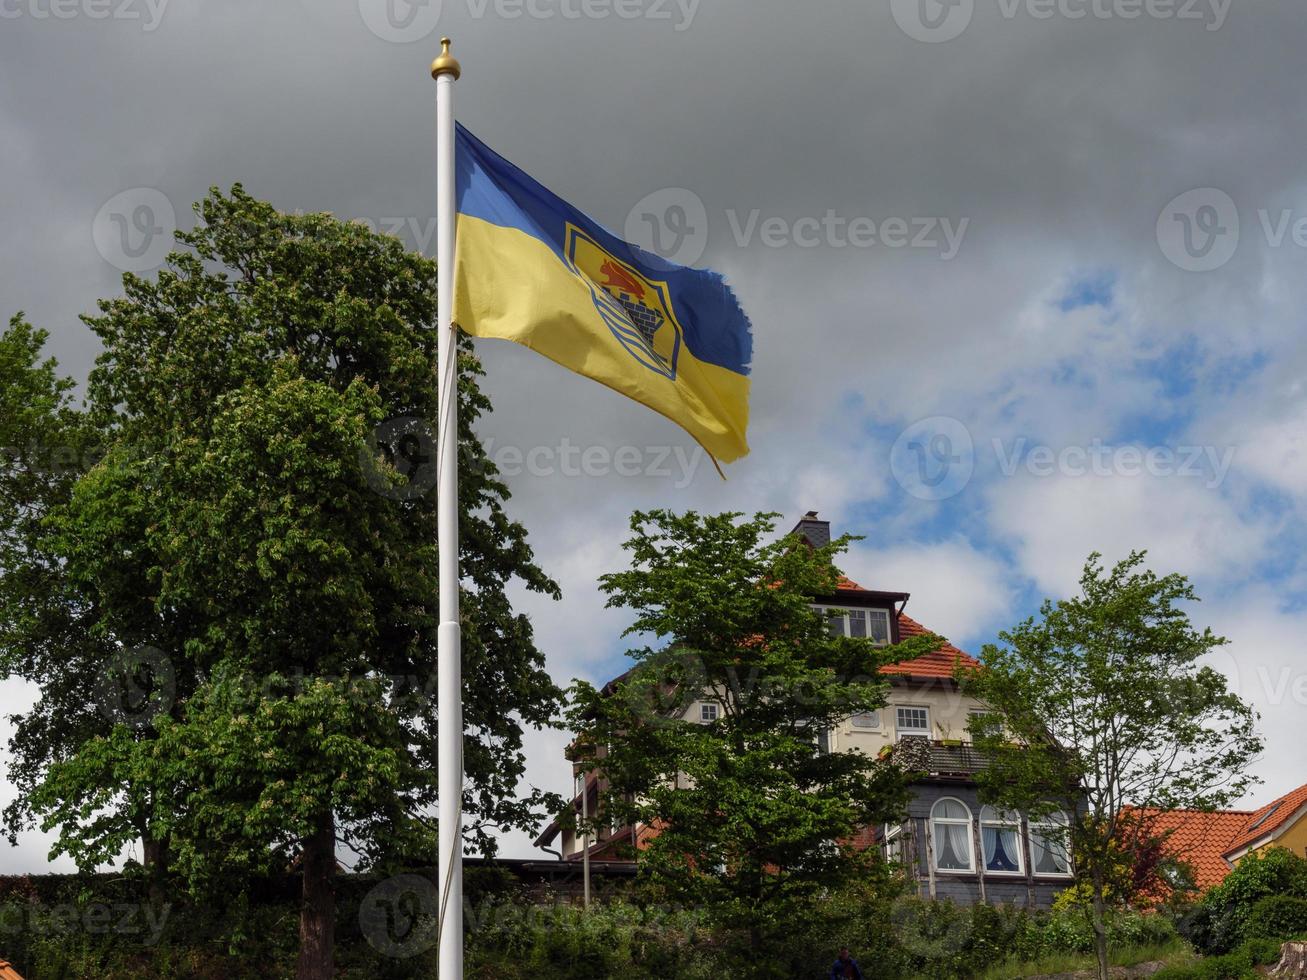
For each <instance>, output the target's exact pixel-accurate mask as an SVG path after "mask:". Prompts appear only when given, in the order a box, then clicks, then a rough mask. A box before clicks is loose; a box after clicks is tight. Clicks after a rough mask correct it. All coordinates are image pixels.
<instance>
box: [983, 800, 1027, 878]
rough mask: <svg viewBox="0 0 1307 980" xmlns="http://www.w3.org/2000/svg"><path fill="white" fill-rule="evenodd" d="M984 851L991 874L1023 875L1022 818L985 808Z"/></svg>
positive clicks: (987, 867) (986, 868)
mask: <svg viewBox="0 0 1307 980" xmlns="http://www.w3.org/2000/svg"><path fill="white" fill-rule="evenodd" d="M980 850H981V857H982V859H983V860H984V862H985V871H986V872H987V873H989V874H1020V873H1021V817H1020V816H1018V815H1017V814H1015V813H1009V812H1007V811H1004V810H996V809H994V808H993V807H992V806H982V807H981V808H980Z"/></svg>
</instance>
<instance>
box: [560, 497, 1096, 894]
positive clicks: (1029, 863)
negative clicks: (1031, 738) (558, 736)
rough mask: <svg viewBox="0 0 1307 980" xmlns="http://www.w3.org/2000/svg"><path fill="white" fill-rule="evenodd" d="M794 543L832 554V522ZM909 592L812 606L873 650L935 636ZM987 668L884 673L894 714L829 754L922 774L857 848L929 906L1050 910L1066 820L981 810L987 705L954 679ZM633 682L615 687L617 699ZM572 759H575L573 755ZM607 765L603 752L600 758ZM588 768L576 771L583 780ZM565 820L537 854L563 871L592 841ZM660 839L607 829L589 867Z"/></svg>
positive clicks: (949, 648) (840, 737) (840, 733)
mask: <svg viewBox="0 0 1307 980" xmlns="http://www.w3.org/2000/svg"><path fill="white" fill-rule="evenodd" d="M794 532H795V533H796V534H798V535H799V536H800V537H801V538H802V539H803V540H805V541H807V542H808V543H809V544H810V545H812V546H814V547H821V546H824V545H826V544H829V543H830V540H831V529H830V523H829V522H827V521H822V520H819V519H818V517H817V514H816V512H809V513H808V514H807V515H806V516H805V517H804V518H803V519H802V520H801V521H799V523H798V525H797V526H796V527H795V529H794ZM909 599H910V596H909V594H908V593H907V592H898V591H886V590H880V589H869V588H864V587H863V586H861V585H859V584H858V583H857V582H854V581H853V580H851V579H849V578H842V579H841V581H840V583H839V587H838V589H837V591H836V594H834V595H830V596H816V597H814V602H813V604H814V605H815V606H816V607H818V608H821V609H825V610H828V611H829V614H830V617H831V618H830V621H831V628H832V629H834V630H838V631H839V632H841V633H842V634H844V635H846V636H854V637H867V638H870V639H871V640H872V641H873V642H874V643H877V644H882V645H888V644H894V643H899V642H901V641H902V640H904V639H907V638H909V637H912V636H921V635H927V634H929V633H930V632H931V631H930V630H928V629H927V628H926V627H925V626H923V625H922V624H920V623H918V622H917V621H916V620H914V619H912V618H911V617H910V616H908V615H907V614H906V612H905V608H906V607H907V605H908V601H909ZM959 664H961V665H964V666H975V665H976V664H977V661H976V660H975V659H974V658H973V657H971V656H970V655H969V654H967V653H965V652H963V651H962V650H959V649H958V648H957V647H955V646H953V645H952V644H950V643H948V642H944V643H942V644H941V645H940V646H939V648H938V649H936V650H934V651H932V652H931V653H928V654H926V655H924V656H922V657H919V658H917V659H915V660H912V661H909V662H906V663H898V664H892V665H889V666H886V667H883V668H882V672H883V673H884V674H885V675H886V676H887V677H888V679H889V682H890V694H889V697H888V703H887V704H886V706H885V707H884V708H883V709H881V710H879V711H870V712H866V713H863V714H858V715H854V716H852V717H850V718H847V719H845V720H844V721H843V723H842V724H840V725H838V726H836V727H835V728H834V729H832V730H830V731H828V732H826V733H824V736H823V738H822V739H821V741H820V743H819V744H820V745H821V746H822V748H823V749H824V750H826V751H831V752H863V753H866V754H868V755H872V756H876V755H879V754H880V753H881V752H882V751H884V750H887V749H888V750H892V751H894V752H896V753H898V754H899V756H900V758H901V759H904V760H906V764H907V767H908V768H910V769H911V770H912V771H913V772H918V773H921V774H922V775H921V777H920V778H919V779H917V780H916V781H915V782H914V784H913V787H912V799H911V802H910V804H909V806H908V808H907V812H906V813H905V814H904V815H903V819H902V820H901V821H900V822H898V823H896V824H892V825H889V826H883V827H868V828H866V829H865V830H864V831H863V832H862V833H860V834H859V836H858V838H857V843H858V844H860V845H861V846H864V847H878V848H880V849H881V850H882V852H883V853H884V854H885V855H886V857H887V858H889V859H890V860H893V861H897V862H901V863H902V865H903V868H904V873H905V875H906V876H907V877H908V878H909V880H911V881H912V882H913V883H914V886H915V888H916V890H917V891H918V893H919V894H920V895H922V896H924V897H939V898H952V899H954V900H955V901H958V902H961V903H965V904H970V903H974V902H986V901H988V902H997V901H1008V902H1017V903H1019V904H1022V905H1027V906H1032V907H1033V906H1039V907H1043V906H1047V905H1049V904H1050V903H1051V902H1052V900H1053V897H1054V895H1055V894H1056V893H1057V892H1058V891H1060V890H1061V889H1062V888H1064V887H1066V885H1067V884H1068V883H1069V882H1070V880H1071V869H1070V864H1069V860H1068V857H1067V846H1066V820H1065V819H1057V818H1054V819H1050V820H1046V821H1041V822H1033V823H1032V822H1031V821H1029V820H1027V819H1025V817H1024V816H1022V815H1020V814H1009V813H1000V812H998V811H996V810H994V809H993V808H992V807H988V806H982V805H981V804H980V801H979V799H978V795H977V788H976V781H975V776H976V773H977V772H978V771H979V770H980V768H981V767H982V766H983V765H984V760H983V759H982V758H981V757H980V755H979V754H978V753H977V752H976V750H975V749H974V748H973V747H972V746H971V745H970V744H969V741H968V731H967V725H968V722H969V720H970V718H971V716H972V715H973V714H976V713H978V712H983V711H984V705H982V704H981V703H979V702H978V701H976V700H974V699H973V698H970V697H968V696H966V695H964V694H963V693H962V692H961V691H960V690H959V688H958V685H957V683H956V681H955V680H954V678H953V674H954V669H955V668H956V667H957V666H958V665H959ZM627 676H628V675H622V677H618V678H616V679H614V680H613V681H611V682H609V684H608V685H607V686H606V687H605V691H606V692H608V693H612V691H613V690H614V688H615V687H616V685H617V684H619V683H621V682H622V681H623V680H624V679H625V678H626V677H627ZM718 711H719V706H718V705H717V703H715V702H714V701H713V699H712V697H711V694H710V692H705V694H704V696H702V697H701V698H700V699H698V700H696V701H694V702H693V703H691V704H689V705H688V707H686V708H685V710H684V713H683V715H682V717H683V718H684V719H685V720H688V721H692V722H698V723H702V724H710V723H711V722H713V721H715V720H716V718H717V715H718ZM570 754H571V753H570V752H569V755H570ZM596 757H597V758H598V759H599V760H600V761H602V748H600V750H599V751H598V753H597V756H596ZM582 772H583V770H582V767H581V765H580V764H579V763H576V762H574V765H573V774H574V778H576V779H580V778H581V776H582ZM604 789H605V784H604V780H603V775H602V768H600V769H598V770H595V771H592V772H590V773H589V774H588V775H587V776H586V784H585V786H584V788H580V789H578V792H577V794H576V796H575V798H574V800H573V803H572V806H573V809H574V810H575V811H576V813H577V814H578V815H581V814H588V815H593V814H595V813H597V812H598V808H599V806H600V800H601V799H602V796H603V791H604ZM566 823H567V821H560V820H554V821H553V822H552V823H550V824H549V826H548V827H547V828H545V831H544V833H542V834H541V835H540V837H539V838H538V839H537V841H536V844H537V846H539V847H542V848H551V847H552V846H553V845H554V843H555V841H557V842H558V847H559V850H558V851H557V852H555V853H558V854H559V855H560V856H561V857H562V858H563V859H564V860H568V861H575V860H580V859H581V858H582V857H583V856H584V852H585V844H586V843H587V842H586V841H583V840H579V839H578V837H577V835H576V834H575V833H574V832H573V831H572V830H571V829H570V828H568V827H567V826H565V824H566ZM656 834H657V828H654V827H647V826H621V825H611V826H606V827H603V828H602V829H601V830H600V831H599V833H598V834H597V835H596V837H595V839H593V840H590V841H588V845H589V848H588V849H589V857H590V859H591V860H592V861H593V860H599V861H633V860H635V855H636V854H637V853H638V851H639V850H640V849H641V848H642V847H643V846H644V845H645V843H646V842H647V841H648V840H649V839H650V838H651V837H652V836H654V835H656Z"/></svg>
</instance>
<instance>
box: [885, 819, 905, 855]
mask: <svg viewBox="0 0 1307 980" xmlns="http://www.w3.org/2000/svg"><path fill="white" fill-rule="evenodd" d="M884 833H885V837H884V841H885V845H884V854H885V863H886V864H905V863H906V861H905V860H904V855H905V850H904V847H903V845H904V843H905V842H906V841H907V837H906V836H904V833H903V824H901V823H887V824H885V831H884Z"/></svg>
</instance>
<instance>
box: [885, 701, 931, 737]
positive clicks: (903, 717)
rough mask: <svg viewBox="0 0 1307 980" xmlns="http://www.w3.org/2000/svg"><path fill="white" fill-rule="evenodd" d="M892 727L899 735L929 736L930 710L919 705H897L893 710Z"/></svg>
mask: <svg viewBox="0 0 1307 980" xmlns="http://www.w3.org/2000/svg"><path fill="white" fill-rule="evenodd" d="M894 727H895V728H897V729H898V733H899V734H900V735H929V734H930V709H929V708H923V707H920V706H919V705H899V707H897V708H895V709H894Z"/></svg>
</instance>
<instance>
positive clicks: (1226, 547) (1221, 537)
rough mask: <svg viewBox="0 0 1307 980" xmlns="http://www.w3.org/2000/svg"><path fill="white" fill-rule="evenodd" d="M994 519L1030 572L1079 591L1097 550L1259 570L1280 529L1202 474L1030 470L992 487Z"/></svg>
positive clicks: (1210, 575)
mask: <svg viewBox="0 0 1307 980" xmlns="http://www.w3.org/2000/svg"><path fill="white" fill-rule="evenodd" d="M987 495H988V500H989V503H990V523H991V525H992V527H993V529H994V530H995V531H996V532H998V533H999V534H1000V535H1002V536H1003V538H1004V539H1005V540H1006V541H1009V542H1011V544H1012V546H1013V548H1014V549H1015V552H1016V555H1017V561H1018V564H1019V566H1020V568H1021V571H1022V572H1023V573H1024V574H1026V575H1028V576H1029V577H1030V578H1032V579H1033V580H1034V581H1035V583H1036V584H1037V585H1038V587H1039V588H1040V589H1041V590H1043V591H1044V592H1047V593H1050V594H1057V595H1062V594H1066V593H1068V592H1070V591H1073V590H1074V589H1075V587H1076V582H1077V581H1078V580H1079V573H1080V569H1081V567H1082V565H1083V564H1084V561H1085V559H1086V558H1087V557H1088V556H1089V554H1090V553H1091V552H1093V551H1098V552H1100V553H1102V554H1103V555H1104V558H1105V560H1106V561H1108V562H1115V561H1117V560H1119V559H1121V558H1124V557H1125V556H1126V555H1127V554H1129V553H1130V552H1131V551H1132V550H1140V549H1146V550H1147V551H1148V563H1149V565H1150V566H1151V567H1152V568H1154V569H1157V570H1159V571H1164V572H1170V571H1179V572H1182V573H1184V574H1186V575H1188V576H1189V577H1190V578H1191V579H1194V580H1195V581H1198V582H1206V583H1211V582H1213V581H1217V582H1223V581H1229V580H1235V581H1237V580H1238V579H1239V578H1240V577H1241V576H1245V575H1248V574H1249V573H1251V572H1252V571H1254V570H1255V569H1256V567H1257V564H1258V562H1259V561H1260V560H1261V559H1262V557H1263V556H1264V555H1265V552H1266V549H1267V547H1268V545H1269V544H1270V542H1271V539H1272V537H1273V535H1274V533H1275V530H1276V529H1275V527H1274V526H1273V525H1271V524H1270V523H1268V522H1266V521H1265V520H1260V521H1259V520H1254V519H1247V518H1244V517H1242V516H1241V515H1240V514H1239V512H1238V510H1237V508H1236V507H1235V506H1234V504H1233V503H1232V502H1231V501H1230V500H1229V499H1227V498H1226V497H1225V496H1223V495H1222V494H1221V493H1219V492H1217V491H1215V490H1209V489H1207V488H1206V487H1204V486H1203V483H1202V481H1201V480H1200V479H1189V478H1184V477H1179V476H1168V477H1153V476H1144V475H1140V476H1121V475H1116V476H1092V475H1086V476H1078V477H1071V476H1056V477H1037V476H1031V475H1029V474H1028V473H1024V472H1023V473H1021V474H1020V475H1018V476H1014V477H1012V478H1009V479H1002V480H999V481H997V482H996V483H994V484H993V485H992V486H991V487H990V488H989V489H988V491H987Z"/></svg>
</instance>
